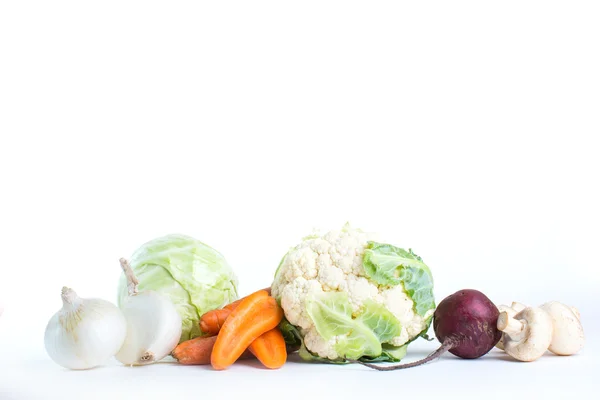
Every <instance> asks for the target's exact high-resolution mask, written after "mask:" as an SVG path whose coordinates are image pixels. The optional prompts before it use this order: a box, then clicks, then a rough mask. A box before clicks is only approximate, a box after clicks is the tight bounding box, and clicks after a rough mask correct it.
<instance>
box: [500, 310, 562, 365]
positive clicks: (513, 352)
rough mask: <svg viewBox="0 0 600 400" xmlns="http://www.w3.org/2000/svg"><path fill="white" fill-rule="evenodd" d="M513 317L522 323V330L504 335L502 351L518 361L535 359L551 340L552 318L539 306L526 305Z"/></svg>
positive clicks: (543, 351) (544, 350)
mask: <svg viewBox="0 0 600 400" xmlns="http://www.w3.org/2000/svg"><path fill="white" fill-rule="evenodd" d="M514 319H516V320H519V321H521V322H522V323H523V330H522V331H521V332H519V333H516V334H505V335H504V351H506V353H507V354H509V355H510V356H512V357H514V358H516V359H517V360H520V361H534V360H537V359H538V358H540V357H541V356H542V355H543V354H544V353H545V352H546V350H547V349H548V346H550V342H551V341H552V331H553V329H552V328H553V327H552V318H551V317H550V315H549V314H548V313H547V312H546V311H544V310H542V309H541V308H537V307H536V308H534V307H527V308H525V309H524V310H523V311H521V312H519V313H517V314H516V315H515V316H514Z"/></svg>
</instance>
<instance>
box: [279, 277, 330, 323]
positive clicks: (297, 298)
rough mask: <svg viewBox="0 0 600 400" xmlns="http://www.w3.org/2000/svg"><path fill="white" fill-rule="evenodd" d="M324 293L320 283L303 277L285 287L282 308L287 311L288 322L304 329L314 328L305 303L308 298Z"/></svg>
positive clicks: (282, 295) (282, 294)
mask: <svg viewBox="0 0 600 400" xmlns="http://www.w3.org/2000/svg"><path fill="white" fill-rule="evenodd" d="M322 292H323V289H322V288H321V285H320V284H319V282H318V281H316V280H306V279H304V278H303V277H299V278H296V279H294V280H293V281H292V282H291V283H290V284H288V285H286V286H284V288H283V292H282V293H281V307H282V308H283V309H284V310H285V316H286V318H287V320H288V321H290V323H292V324H294V325H296V326H299V327H300V328H303V329H309V328H312V327H313V322H312V320H311V319H310V316H309V315H308V313H307V312H306V310H305V309H304V303H305V302H306V297H307V296H310V295H318V294H319V293H322Z"/></svg>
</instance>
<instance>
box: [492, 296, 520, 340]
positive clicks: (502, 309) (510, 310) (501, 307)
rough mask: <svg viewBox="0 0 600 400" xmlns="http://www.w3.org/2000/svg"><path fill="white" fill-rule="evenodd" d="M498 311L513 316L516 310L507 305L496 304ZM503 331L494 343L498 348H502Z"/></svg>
mask: <svg viewBox="0 0 600 400" xmlns="http://www.w3.org/2000/svg"><path fill="white" fill-rule="evenodd" d="M498 311H499V312H501V313H502V312H506V313H508V316H509V317H511V318H514V317H515V315H516V314H517V311H516V310H515V309H514V308H512V307H509V306H507V305H504V304H501V305H499V306H498ZM504 335H505V334H504V333H502V336H501V337H500V340H498V343H496V347H497V348H499V349H500V350H504Z"/></svg>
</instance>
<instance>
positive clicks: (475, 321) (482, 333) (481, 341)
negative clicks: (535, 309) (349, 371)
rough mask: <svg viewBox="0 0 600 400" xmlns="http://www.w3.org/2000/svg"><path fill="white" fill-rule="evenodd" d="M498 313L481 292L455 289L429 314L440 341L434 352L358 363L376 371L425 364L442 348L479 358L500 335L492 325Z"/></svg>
mask: <svg viewBox="0 0 600 400" xmlns="http://www.w3.org/2000/svg"><path fill="white" fill-rule="evenodd" d="M499 314H500V313H499V312H498V308H497V307H496V306H495V305H494V303H492V302H491V300H490V299H488V298H487V296H486V295H484V294H483V293H481V292H479V291H477V290H472V289H464V290H459V291H458V292H456V293H454V294H452V295H450V296H448V297H446V298H445V299H444V300H442V301H441V302H440V303H439V304H438V306H437V308H436V309H435V312H434V314H433V330H434V332H435V336H436V337H437V338H438V340H439V341H440V342H441V343H442V345H441V346H440V348H438V349H437V350H436V351H434V352H433V353H431V354H430V355H429V356H427V357H426V358H424V359H422V360H419V361H415V362H412V363H408V364H401V365H394V366H391V367H380V366H377V365H371V364H366V363H362V362H360V363H361V364H363V365H365V366H367V367H370V368H373V369H376V370H379V371H391V370H395V369H404V368H411V367H416V366H419V365H422V364H425V363H426V362H429V361H431V360H433V359H435V358H438V357H439V356H441V355H442V354H444V353H445V352H446V351H449V352H450V353H452V354H454V355H455V356H458V357H461V358H469V359H472V358H479V357H481V356H483V355H484V354H487V353H488V352H489V351H490V350H491V349H492V348H494V346H495V345H496V343H498V341H499V340H500V337H501V336H502V332H501V331H499V330H498V328H497V327H496V323H497V321H498V316H499Z"/></svg>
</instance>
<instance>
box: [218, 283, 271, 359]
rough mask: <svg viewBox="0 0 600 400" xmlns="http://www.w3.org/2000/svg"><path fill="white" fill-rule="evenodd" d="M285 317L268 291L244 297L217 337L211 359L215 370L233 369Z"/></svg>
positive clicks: (260, 291)
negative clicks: (262, 336) (261, 337)
mask: <svg viewBox="0 0 600 400" xmlns="http://www.w3.org/2000/svg"><path fill="white" fill-rule="evenodd" d="M282 318H283V310H282V309H281V307H279V305H278V304H277V301H276V300H275V299H274V298H273V297H271V296H269V294H268V293H267V291H266V290H259V291H258V292H254V293H252V294H251V295H249V296H247V297H246V298H244V299H243V300H242V301H241V302H240V304H239V305H238V306H237V308H236V309H235V310H233V311H232V312H231V314H230V315H229V317H228V318H227V319H226V320H225V323H224V324H223V326H222V327H221V330H220V331H219V334H218V335H217V340H216V341H215V345H214V347H213V351H212V354H211V358H210V361H211V364H212V366H213V368H215V369H217V370H222V369H225V368H227V367H229V366H230V365H231V364H233V363H234V362H235V361H236V360H237V359H238V358H239V357H240V356H241V355H242V353H243V352H244V350H246V349H247V348H248V346H250V344H251V343H252V342H253V341H254V340H255V339H256V338H257V337H259V336H260V335H262V334H263V333H265V332H267V331H269V330H271V329H273V328H275V327H276V326H277V324H279V322H280V321H281V319H282Z"/></svg>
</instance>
